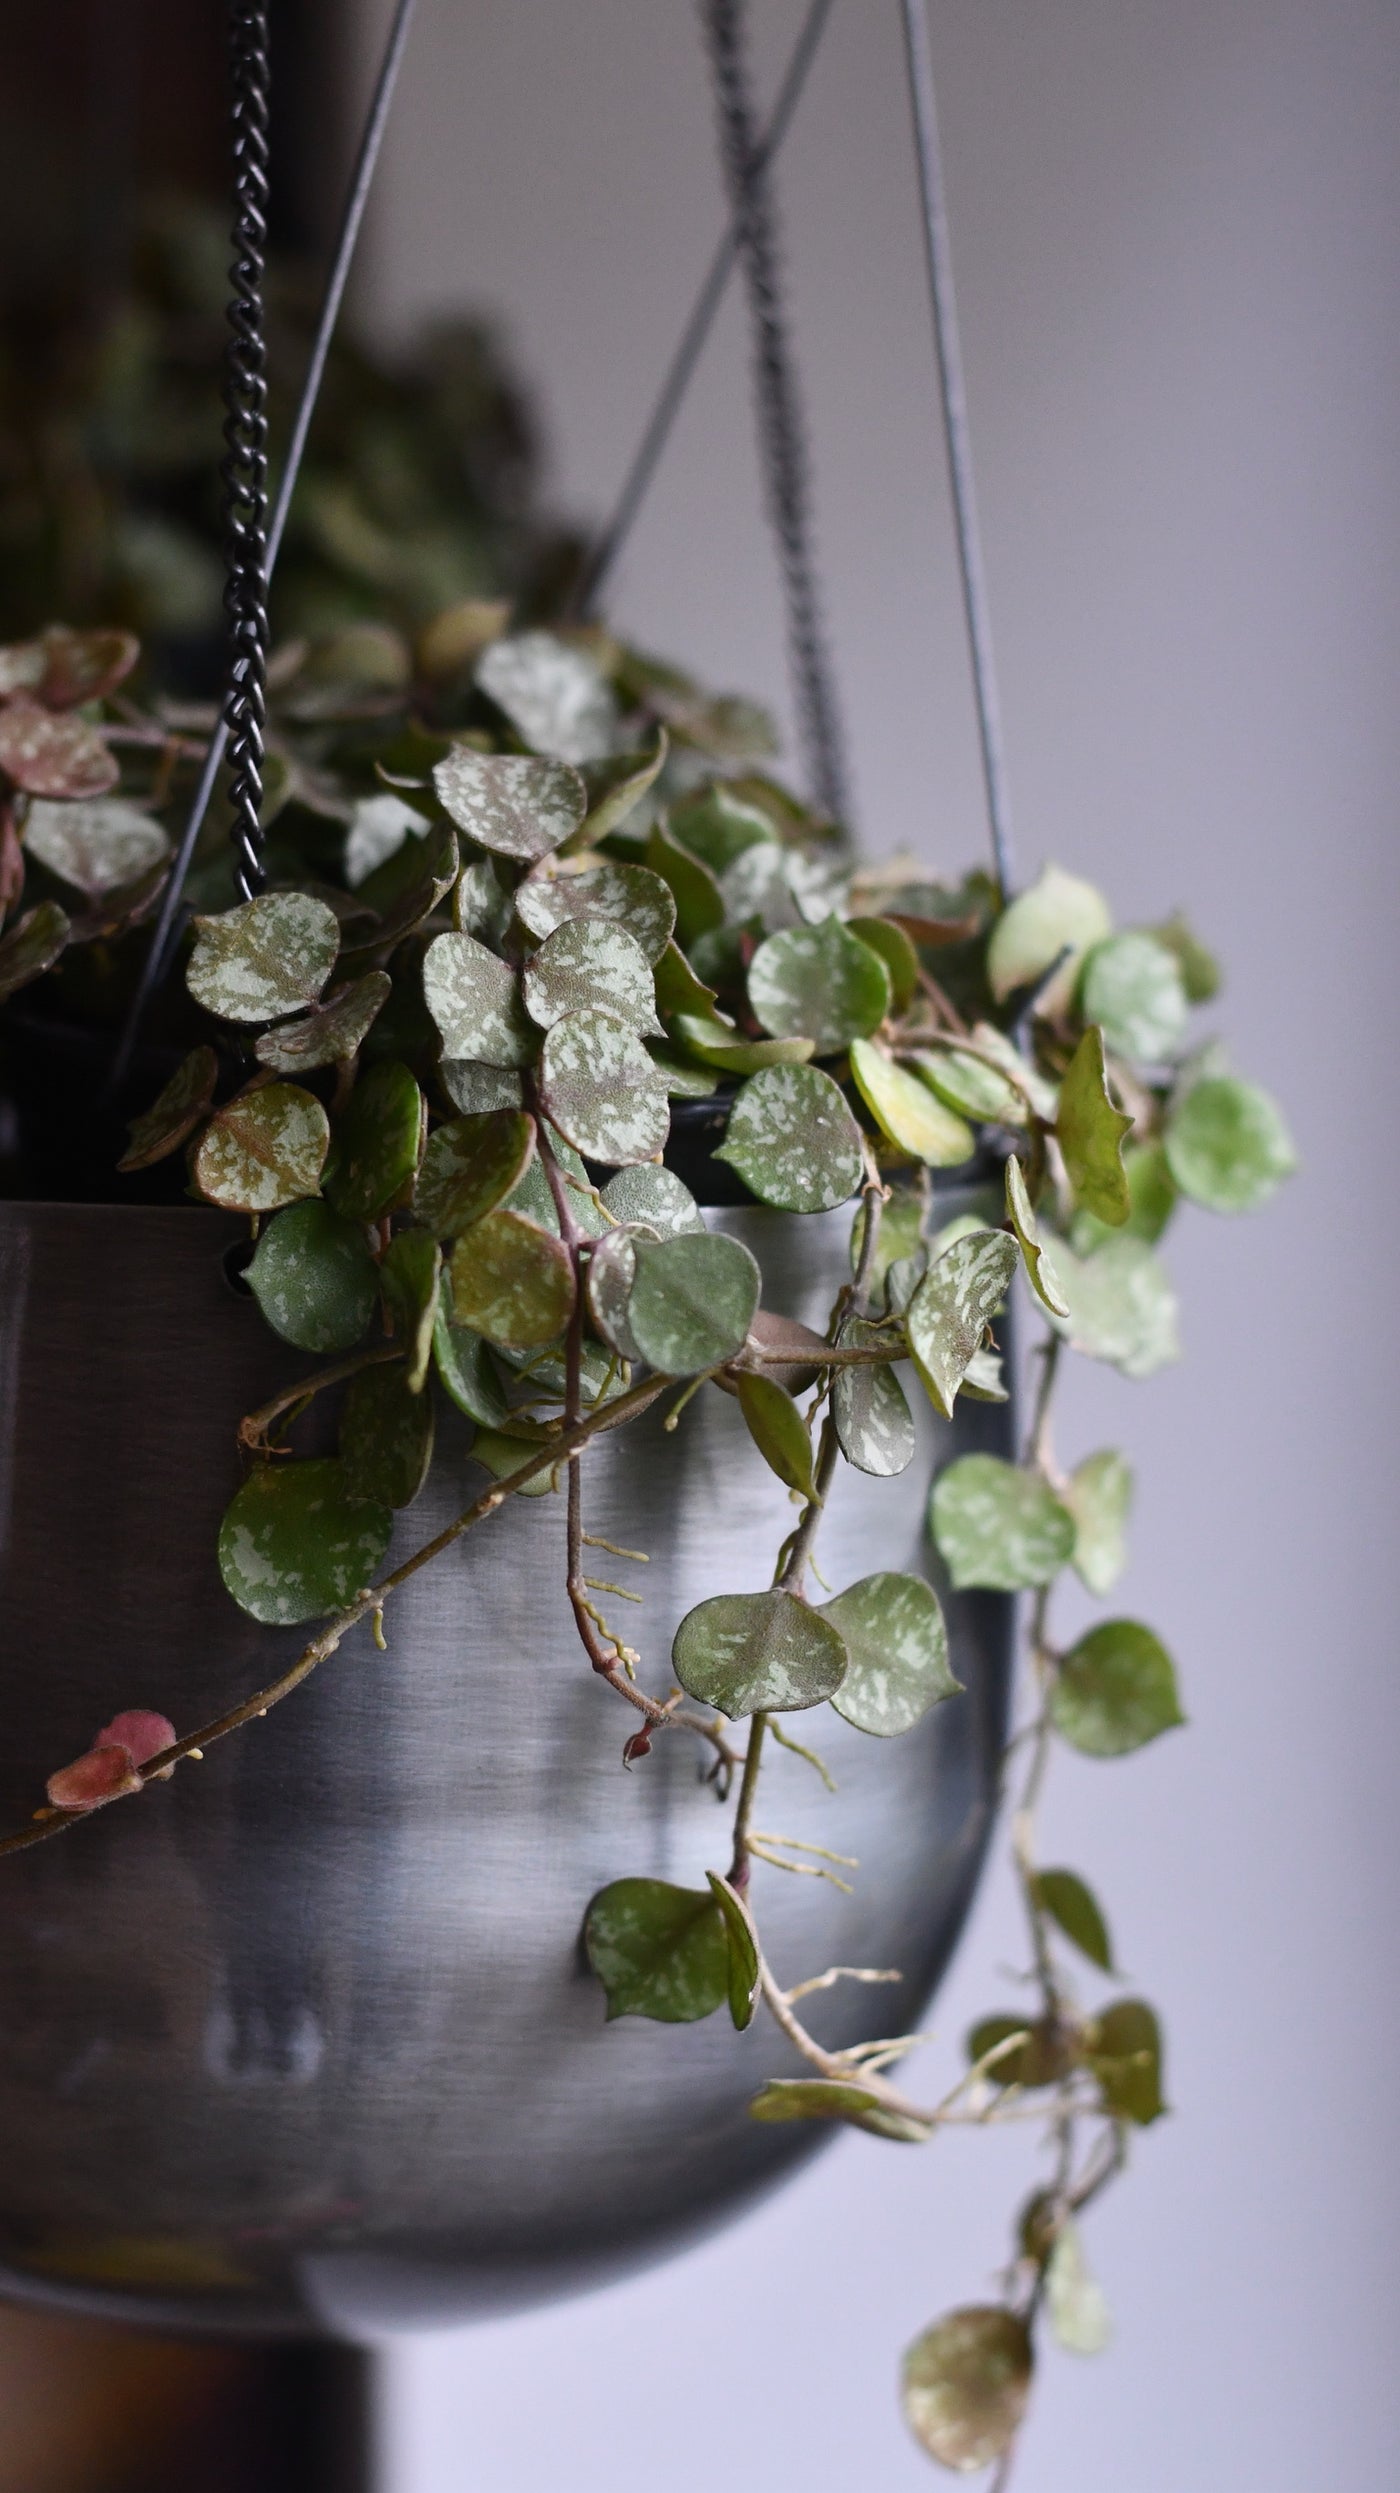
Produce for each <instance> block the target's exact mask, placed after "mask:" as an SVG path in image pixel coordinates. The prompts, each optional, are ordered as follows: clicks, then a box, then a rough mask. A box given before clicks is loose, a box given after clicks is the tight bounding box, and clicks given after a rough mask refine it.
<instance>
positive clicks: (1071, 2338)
mask: <svg viewBox="0 0 1400 2493" xmlns="http://www.w3.org/2000/svg"><path fill="white" fill-rule="evenodd" d="M1045 2301H1046V2308H1047V2309H1048V2311H1049V2314H1050V2326H1051V2328H1052V2329H1053V2331H1054V2333H1055V2338H1056V2341H1057V2343H1058V2344H1059V2345H1061V2346H1063V2347H1065V2349H1066V2350H1067V2352H1068V2353H1070V2354H1081V2355H1095V2354H1102V2353H1103V2350H1104V2348H1105V2346H1106V2345H1107V2344H1108V2341H1109V2339H1110V2337H1111V2336H1112V2334H1113V2323H1112V2321H1111V2320H1110V2318H1109V2314H1108V2304H1107V2302H1106V2300H1105V2298H1104V2291H1103V2287H1102V2286H1101V2285H1099V2284H1098V2283H1096V2281H1095V2279H1094V2278H1093V2277H1092V2276H1091V2275H1090V2273H1089V2268H1088V2265H1087V2262H1086V2261H1085V2257H1084V2246H1083V2244H1082V2243H1081V2241H1080V2238H1079V2227H1078V2226H1077V2225H1076V2224H1074V2223H1073V2222H1072V2221H1070V2220H1068V2219H1067V2220H1066V2222H1065V2223H1064V2224H1063V2225H1061V2227H1060V2230H1059V2232H1058V2233H1057V2235H1056V2236H1055V2247H1054V2249H1053V2251H1052V2252H1051V2254H1050V2262H1049V2266H1048V2267H1047V2268H1046V2271H1045Z"/></svg>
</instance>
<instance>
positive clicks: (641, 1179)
mask: <svg viewBox="0 0 1400 2493" xmlns="http://www.w3.org/2000/svg"><path fill="white" fill-rule="evenodd" d="M602 1199H603V1202H604V1203H605V1205H606V1206H607V1209H608V1210H609V1212H611V1214H612V1216H613V1219H614V1220H615V1221H645V1222H646V1224H647V1226H648V1227H649V1228H651V1229H654V1230H656V1231H657V1233H658V1235H659V1236H661V1237H663V1238H682V1237H699V1236H701V1235H703V1233H704V1228H705V1215H704V1213H703V1212H702V1211H701V1209H700V1206H699V1204H698V1203H697V1202H696V1200H695V1197H694V1195H693V1194H692V1193H691V1191H690V1189H689V1187H688V1186H683V1185H682V1184H681V1181H680V1179H679V1178H678V1177H676V1176H673V1174H672V1172H671V1171H670V1169H659V1168H657V1167H655V1166H654V1165H653V1164H652V1163H651V1162H649V1161H643V1162H642V1163H641V1164H640V1166H638V1167H636V1168H631V1169H619V1170H618V1173H617V1175H616V1177H610V1178H609V1180H608V1182H607V1184H606V1186H605V1187H604V1188H603V1196H602Z"/></svg>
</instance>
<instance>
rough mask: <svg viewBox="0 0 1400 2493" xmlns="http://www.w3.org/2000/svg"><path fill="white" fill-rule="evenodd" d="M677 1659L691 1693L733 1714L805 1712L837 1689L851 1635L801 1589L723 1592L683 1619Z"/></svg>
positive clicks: (675, 1651) (735, 1716)
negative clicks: (845, 1634)
mask: <svg viewBox="0 0 1400 2493" xmlns="http://www.w3.org/2000/svg"><path fill="white" fill-rule="evenodd" d="M671 1664H672V1668H673V1669H674V1671H675V1674H676V1677H677V1679H678V1680H679V1681H680V1684H681V1686H682V1688H684V1690H685V1692H686V1694H687V1696H691V1697H694V1698H695V1699H696V1701H697V1703H698V1704H700V1705H713V1706H715V1707H716V1708H717V1709H718V1711H719V1712H720V1713H721V1714H727V1715H728V1716H729V1718H730V1720H731V1721H737V1720H738V1719H739V1718H740V1716H742V1715H744V1714H757V1713H759V1712H763V1713H775V1714H790V1713H801V1712H803V1711H804V1710H805V1708H806V1707H808V1706H811V1705H820V1704H821V1703H822V1701H823V1699H824V1698H826V1697H832V1696H834V1695H835V1694H836V1691H837V1689H838V1688H839V1687H840V1685H841V1682H842V1680H843V1679H844V1678H845V1675H846V1642H845V1638H844V1637H843V1636H842V1635H841V1632H840V1630H839V1629H838V1628H835V1627H833V1626H832V1624H831V1622H830V1620H829V1619H824V1618H823V1617H822V1616H821V1613H820V1612H819V1611H816V1610H810V1609H809V1608H808V1606H807V1604H806V1602H804V1601H798V1599H797V1598H796V1596H795V1594H792V1593H784V1592H771V1593H720V1594H717V1595H716V1597H715V1598H714V1600H712V1601H702V1602H701V1603H700V1604H699V1606H698V1608H696V1609H694V1610H691V1611H689V1612H688V1613H687V1615H686V1616H685V1618H683V1619H682V1621H681V1623H680V1626H679V1627H678V1628H677V1630H676V1638H675V1642H674V1644H673V1645H672V1647H671Z"/></svg>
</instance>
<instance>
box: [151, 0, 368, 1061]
mask: <svg viewBox="0 0 1400 2493" xmlns="http://www.w3.org/2000/svg"><path fill="white" fill-rule="evenodd" d="M416 7H417V0H398V5H397V7H396V9H395V11H394V16H393V22H392V24H391V26H390V28H389V34H388V39H387V41H386V43H385V46H384V56H383V59H382V60H381V62H380V67H379V75H378V77H377V79H376V81H375V87H374V94H373V96H372V98H371V101H370V107H369V112H368V114H367V116H366V119H365V126H364V129H363V131H362V133H361V136H360V144H359V149H358V152H357V154H356V158H355V165H354V170H353V172H352V174H351V177H350V186H349V189H348V191H347V193H346V198H345V205H344V208H343V209H342V211H341V219H340V231H339V234H338V235H337V237H336V246H335V254H334V257H333V259H332V261H331V266H330V272H329V274H328V276H327V279H326V289H325V293H324V295H323V296H322V299H321V313H320V318H319V320H318V322H317V325H316V336H315V339H314V341H313V343H312V348H311V353H310V356H309V357H308V359H307V366H306V373H305V377H304V379H303V381H302V386H301V398H300V401H299V403H298V406H297V412H296V418H295V421H294V423H293V425H292V431H291V437H290V439H289V441H288V444H287V455H286V458H285V460H284V461H283V465H282V475H281V480H280V482H279V484H278V488H277V499H276V502H275V504H274V506H273V511H272V517H271V520H270V522H269V525H268V531H267V554H266V579H267V581H268V582H269V583H270V581H271V578H272V574H273V571H274V570H275V568H276V564H277V557H278V554H279V552H280V551H281V546H282V538H283V535H284V533H285V531H286V526H287V514H288V512H289V510H290V509H291V503H292V495H293V493H294V492H295V490H296V482H297V477H298V474H299V473H300V469H301V462H302V457H303V454H304V452H305V449H306V442H307V436H308V434H309V433H310V430H311V420H312V417H313V416H314V415H315V412H316V401H317V399H318V397H319V396H320V391H321V382H322V379H323V377H324V374H325V369H326V358H327V356H328V354H329V353H330V347H331V340H332V338H333V337H334V335H335V329H336V323H337V321H338V319H339V317H340V307H341V304H342V302H343V300H344V296H345V288H346V283H347V281H348V279H349V275H350V266H351V262H352V261H353V259H354V256H355V245H356V243H357V242H358V240H359V234H360V226H361V224H362V223H363V220H364V213H365V204H366V202H367V200H368V198H369V193H370V185H371V183H372V181H373V178H374V169H375V166H376V164H377V163H378V161H379V151H380V148H381V145H382V143H383V138H384V132H385V130H386V128H387V127H388V121H389V107H390V105H391V103H392V101H393V95H394V88H395V86H396V84H397V82H398V74H399V68H400V65H401V63H402V60H403V56H404V51H405V49H406V46H407V43H408V32H409V27H410V24H411V22H412V18H413V13H414V10H415V8H416ZM228 734H229V728H228V718H227V714H226V713H225V715H224V716H223V717H222V718H221V719H220V721H219V724H218V727H217V728H216V730H215V733H214V735H213V737H212V739H211V741H210V745H209V750H208V752H207V753H206V755H205V757H204V767H203V769H202V771H201V772H200V776H199V785H198V787H197V788H196V789H195V792H194V796H193V799H192V800H191V804H190V810H189V814H188V816H187V817H186V821H185V827H184V830H183V832H182V834H181V837H180V845H179V848H178V849H177V850H176V853H175V861H174V864H173V865H172V867H171V870H170V876H169V880H168V881H167V883H166V887H165V895H164V898H163V900H162V903H161V911H160V916H159V919H158V920H157V923H156V929H155V933H154V934H153V936H152V938H151V943H150V948H149V950H148V951H147V954H146V960H145V965H144V967H143V970H142V974H141V981H140V985H139V986H138V988H137V991H136V995H135V997H134V999H133V1001H132V1006H131V1010H130V1012H129V1013H128V1015H127V1021H126V1027H125V1029H124V1030H123V1032H122V1038H121V1045H120V1047H119V1048H118V1051H117V1055H116V1058H115V1060H114V1062H113V1066H112V1071H111V1074H110V1076H109V1081H108V1088H109V1091H110V1090H111V1089H113V1088H115V1086H116V1085H117V1084H118V1083H119V1082H120V1081H121V1080H122V1078H123V1076H124V1074H125V1072H126V1069H127V1066H128V1065H129V1064H130V1062H131V1054H132V1050H133V1048H134V1047H135V1045H136V1041H137V1038H138V1036H139V1034H140V1029H141V1024H142V1022H143V1020H144V1019H145V1015H146V1009H147V1007H148V1005H149V1003H150V1000H151V997H152V996H153V994H154V993H155V990H156V988H157V987H158V986H159V985H160V984H161V981H162V980H163V979H164V977H165V975H166V973H167V971H168V969H169V967H170V962H171V959H172V957H173V955H174V951H175V946H176V944H177V942H178V941H179V933H180V905H181V901H182V899H183V896H184V889H185V883H186V880H187V878H188V875H189V870H190V866H191V863H192V862H193V858H194V852H195V847H196V844H197V842H198V839H199V835H200V832H201V831H202V830H203V828H204V818H205V815H206V814H207V813H208V811H209V804H210V799H211V798H212V796H213V793H214V789H215V786H216V785H217V782H218V777H219V772H220V770H221V769H222V767H223V760H224V754H225V751H226V748H227V745H228Z"/></svg>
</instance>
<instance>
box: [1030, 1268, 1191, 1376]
mask: <svg viewBox="0 0 1400 2493" xmlns="http://www.w3.org/2000/svg"><path fill="white" fill-rule="evenodd" d="M1054 1252H1055V1280H1056V1284H1057V1286H1058V1288H1059V1290H1060V1291H1061V1293H1062V1295H1063V1296H1064V1298H1065V1299H1066V1300H1067V1301H1068V1304H1069V1314H1068V1316H1067V1317H1058V1316H1057V1317H1055V1318H1054V1319H1052V1321H1053V1322H1054V1325H1055V1329H1056V1331H1057V1332H1059V1333H1063V1335H1064V1337H1065V1339H1066V1341H1067V1342H1068V1343H1069V1345H1070V1348H1071V1349H1072V1350H1078V1351H1082V1352H1083V1353H1084V1355H1085V1357H1086V1358H1088V1359H1104V1360H1107V1361H1108V1363H1109V1365H1110V1366H1111V1367H1115V1368H1121V1369H1122V1371H1123V1374H1124V1375H1125V1376H1153V1375H1155V1373H1156V1371H1157V1369H1158V1368H1162V1367H1166V1366H1167V1365H1168V1364H1169V1362H1170V1361H1172V1360H1173V1359H1179V1358H1180V1356H1181V1346H1180V1343H1179V1341H1178V1338H1177V1323H1176V1295H1175V1292H1174V1291H1173V1289H1172V1285H1171V1283H1170V1281H1169V1280H1168V1279H1167V1276H1166V1273H1165V1272H1164V1270H1163V1268H1162V1266H1161V1265H1160V1264H1159V1263H1158V1261H1157V1258H1156V1256H1155V1255H1154V1254H1153V1252H1152V1249H1151V1247H1150V1246H1148V1245H1147V1244H1146V1243H1145V1242H1144V1240H1143V1239H1141V1238H1110V1239H1109V1240H1108V1241H1107V1243H1106V1244H1105V1245H1104V1246H1101V1247H1097V1248H1096V1249H1095V1251H1094V1253H1093V1254H1092V1255H1089V1256H1085V1257H1083V1258H1082V1259H1081V1258H1080V1257H1079V1256H1077V1255H1072V1254H1071V1253H1070V1250H1069V1248H1068V1247H1067V1246H1065V1244H1064V1243H1063V1241H1062V1240H1061V1239H1058V1238H1057V1239H1056V1240H1055V1249H1054Z"/></svg>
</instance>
